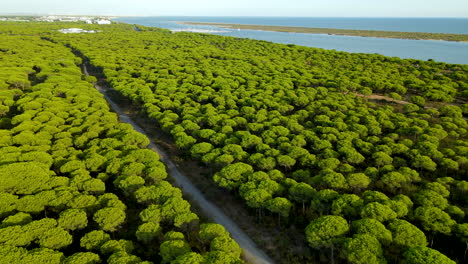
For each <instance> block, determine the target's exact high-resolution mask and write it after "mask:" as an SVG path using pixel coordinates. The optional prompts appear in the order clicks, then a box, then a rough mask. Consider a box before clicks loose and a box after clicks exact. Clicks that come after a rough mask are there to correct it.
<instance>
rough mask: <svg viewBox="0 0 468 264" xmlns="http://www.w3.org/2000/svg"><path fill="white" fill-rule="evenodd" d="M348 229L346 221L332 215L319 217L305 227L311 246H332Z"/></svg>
mask: <svg viewBox="0 0 468 264" xmlns="http://www.w3.org/2000/svg"><path fill="white" fill-rule="evenodd" d="M348 231H349V226H348V223H347V221H346V220H345V219H344V218H342V217H340V216H334V215H326V216H322V217H319V218H317V219H315V220H313V221H312V222H310V224H309V225H308V226H307V227H306V237H307V241H308V242H309V244H310V246H311V247H313V248H322V247H332V246H333V244H334V243H336V242H337V241H339V239H341V238H342V237H343V236H344V235H346V233H348Z"/></svg>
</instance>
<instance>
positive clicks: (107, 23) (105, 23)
mask: <svg viewBox="0 0 468 264" xmlns="http://www.w3.org/2000/svg"><path fill="white" fill-rule="evenodd" d="M96 23H98V24H99V25H109V24H110V23H111V22H110V21H109V20H104V19H101V20H98V21H96Z"/></svg>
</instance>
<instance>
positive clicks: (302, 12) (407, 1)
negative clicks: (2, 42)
mask: <svg viewBox="0 0 468 264" xmlns="http://www.w3.org/2000/svg"><path fill="white" fill-rule="evenodd" d="M2 2H3V3H2V4H1V9H0V14H13V13H15V14H17V13H23V14H63V15H72V14H80V15H116V16H296V17H464V18H468V0H231V1H226V0H40V1H38V0H2Z"/></svg>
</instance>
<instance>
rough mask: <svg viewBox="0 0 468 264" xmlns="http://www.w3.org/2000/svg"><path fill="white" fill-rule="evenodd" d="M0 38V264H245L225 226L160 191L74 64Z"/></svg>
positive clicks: (55, 51)
mask: <svg viewBox="0 0 468 264" xmlns="http://www.w3.org/2000/svg"><path fill="white" fill-rule="evenodd" d="M62 26H63V25H62ZM7 27H9V25H7ZM4 29H5V27H3V28H2V32H1V33H0V54H1V55H0V69H1V71H0V135H1V136H0V263H2V264H3V263H9V264H14V263H34V264H42V263H51V264H53V263H57V264H58V263H70V264H71V263H74V264H92V263H112V264H122V263H129V264H130V263H132V264H136V263H141V264H143V263H145V264H146V263H148V264H149V263H219V264H221V263H243V261H242V260H241V259H240V254H241V249H240V247H239V246H238V245H237V243H236V242H235V241H234V240H233V239H232V238H231V237H230V235H229V233H228V232H227V231H226V230H225V229H224V227H223V226H221V225H218V224H213V223H208V222H206V221H204V220H202V219H200V218H199V217H198V215H197V214H195V213H194V212H193V211H192V209H191V205H190V204H189V203H188V202H187V201H186V200H185V199H184V198H183V196H182V192H181V190H180V189H179V188H176V187H174V186H172V184H171V183H170V182H169V181H167V179H166V178H167V173H166V168H165V166H164V164H163V163H161V162H160V161H159V157H158V155H157V154H156V153H154V152H152V151H150V150H148V149H146V146H147V145H148V143H149V140H148V138H146V137H145V136H143V135H142V134H140V133H138V132H136V131H135V130H133V128H132V127H131V126H130V125H128V124H123V123H119V121H118V119H117V115H116V114H115V113H112V112H111V111H110V109H109V107H108V105H107V104H106V101H105V100H104V98H103V96H102V95H101V94H100V93H99V92H98V91H97V90H96V89H94V87H93V85H92V83H93V82H95V81H96V79H95V77H89V76H88V77H86V76H84V75H83V74H82V72H81V69H80V67H79V65H81V64H82V60H81V58H79V57H76V56H75V55H74V54H73V53H72V52H71V50H70V49H69V48H67V47H65V46H63V45H60V44H55V43H52V42H51V41H48V40H45V39H41V37H40V36H29V35H33V34H35V32H34V31H35V30H34V29H33V30H31V32H28V30H30V29H31V27H30V26H29V25H28V27H24V28H23V29H22V30H24V32H28V36H25V35H23V34H21V33H19V34H17V35H16V34H15V35H13V36H12V35H10V34H9V33H5V31H4ZM36 30H38V31H39V29H38V28H36Z"/></svg>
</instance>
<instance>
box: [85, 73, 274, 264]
mask: <svg viewBox="0 0 468 264" xmlns="http://www.w3.org/2000/svg"><path fill="white" fill-rule="evenodd" d="M83 72H84V74H85V75H86V76H88V75H89V73H88V70H87V67H86V65H83ZM94 86H95V88H96V89H97V90H98V91H99V92H101V93H102V94H103V95H104V97H105V99H106V101H107V102H108V103H109V105H110V107H111V109H112V110H113V111H114V112H115V113H117V114H118V115H119V120H120V121H121V122H124V123H127V124H130V125H132V126H133V128H134V129H135V130H137V131H138V132H140V133H142V134H143V135H145V136H147V137H148V135H147V134H146V133H145V131H144V130H143V129H142V128H141V127H140V126H139V125H137V124H136V123H135V122H134V121H133V120H132V119H131V118H130V117H129V116H128V115H127V114H125V113H124V111H123V110H122V109H121V108H120V107H119V106H118V105H117V104H116V103H115V102H114V101H113V100H112V99H111V98H110V97H109V96H108V95H107V94H106V92H107V91H108V89H106V88H104V87H101V86H100V85H98V84H95V85H94ZM148 138H150V137H148ZM148 148H149V149H151V150H152V151H154V152H156V153H158V154H159V156H160V159H161V161H162V162H163V163H164V164H166V167H167V171H168V173H169V174H170V176H171V177H172V179H173V180H174V182H175V184H176V185H177V186H178V187H179V188H180V189H181V190H182V191H183V193H184V194H187V195H189V197H190V198H191V199H190V200H191V201H192V202H195V203H197V205H198V206H199V207H200V208H201V210H202V211H203V214H204V215H205V216H207V217H208V218H210V219H211V220H212V221H214V222H216V223H218V224H220V225H222V226H224V227H225V228H226V230H227V231H228V232H229V233H231V236H232V238H234V240H236V242H237V243H238V244H239V245H240V247H241V248H242V251H243V256H244V259H245V260H246V261H247V262H248V263H252V264H267V263H274V262H273V260H272V259H270V257H268V256H267V255H266V254H265V253H264V252H263V251H262V250H261V249H259V248H258V247H257V245H256V244H255V243H254V242H253V241H252V239H251V238H250V237H249V236H248V235H247V234H246V233H244V231H242V230H241V229H240V228H239V227H238V226H237V225H236V224H235V223H234V221H233V220H231V219H230V218H229V217H228V216H226V215H225V214H224V213H223V212H222V211H221V209H219V208H218V207H217V206H215V205H214V204H213V203H211V202H209V201H208V200H207V199H206V198H205V197H204V195H203V194H202V193H201V191H200V190H198V189H197V188H196V187H195V185H193V184H192V182H191V181H190V180H189V178H188V177H187V176H185V175H184V174H182V173H181V171H180V170H179V169H178V168H177V166H176V165H175V164H174V162H173V161H172V160H171V159H170V158H169V155H167V153H166V152H164V151H163V150H162V149H161V148H159V147H158V146H157V145H156V144H154V142H150V144H149V146H148Z"/></svg>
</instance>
